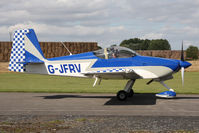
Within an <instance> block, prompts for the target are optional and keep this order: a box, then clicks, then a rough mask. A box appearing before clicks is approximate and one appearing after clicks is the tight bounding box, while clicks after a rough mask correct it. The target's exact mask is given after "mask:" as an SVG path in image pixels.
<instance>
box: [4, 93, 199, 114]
mask: <svg viewBox="0 0 199 133" xmlns="http://www.w3.org/2000/svg"><path fill="white" fill-rule="evenodd" d="M0 115H84V116H98V115H101V116H102V115H103V116H105V115H106V116H199V95H177V97H176V98H175V99H159V98H156V97H155V94H135V95H134V97H133V98H128V99H127V100H126V101H118V100H117V99H116V97H115V95H114V94H76V93H75V94H74V93H73V94H72V93H71V94H70V93H0Z"/></svg>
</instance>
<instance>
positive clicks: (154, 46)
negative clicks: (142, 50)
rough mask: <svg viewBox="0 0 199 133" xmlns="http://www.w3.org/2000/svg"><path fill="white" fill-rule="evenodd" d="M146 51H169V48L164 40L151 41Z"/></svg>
mask: <svg viewBox="0 0 199 133" xmlns="http://www.w3.org/2000/svg"><path fill="white" fill-rule="evenodd" d="M148 50H171V46H170V44H169V42H168V41H167V40H166V39H157V40H151V41H150V44H149V47H148Z"/></svg>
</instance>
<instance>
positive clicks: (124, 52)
mask: <svg viewBox="0 0 199 133" xmlns="http://www.w3.org/2000/svg"><path fill="white" fill-rule="evenodd" d="M93 53H94V55H95V56H97V57H99V58H102V59H112V58H129V57H134V56H136V55H138V54H137V53H136V52H135V51H133V50H131V49H129V48H126V47H120V46H111V47H109V48H104V49H99V50H96V51H94V52H93Z"/></svg>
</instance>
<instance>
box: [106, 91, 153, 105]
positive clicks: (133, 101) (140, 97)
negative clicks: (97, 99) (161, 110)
mask: <svg viewBox="0 0 199 133" xmlns="http://www.w3.org/2000/svg"><path fill="white" fill-rule="evenodd" d="M156 99H157V98H156V96H155V94H153V93H142V94H141V93H136V94H134V96H133V97H128V98H127V100H125V101H119V100H118V99H117V97H112V98H111V99H110V100H109V101H107V102H106V103H105V104H104V105H155V104H156Z"/></svg>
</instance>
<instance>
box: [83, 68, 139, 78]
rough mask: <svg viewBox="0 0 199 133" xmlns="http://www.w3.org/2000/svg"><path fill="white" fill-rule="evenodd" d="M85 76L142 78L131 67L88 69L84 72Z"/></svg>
mask: <svg viewBox="0 0 199 133" xmlns="http://www.w3.org/2000/svg"><path fill="white" fill-rule="evenodd" d="M85 75H86V76H91V77H92V76H97V77H100V78H105V79H106V78H107V79H109V78H116V79H117V78H124V79H126V78H131V79H138V78H142V77H141V76H140V75H138V74H137V73H135V72H134V71H133V69H126V68H119V69H115V68H114V69H102V70H96V71H88V72H87V73H85Z"/></svg>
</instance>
